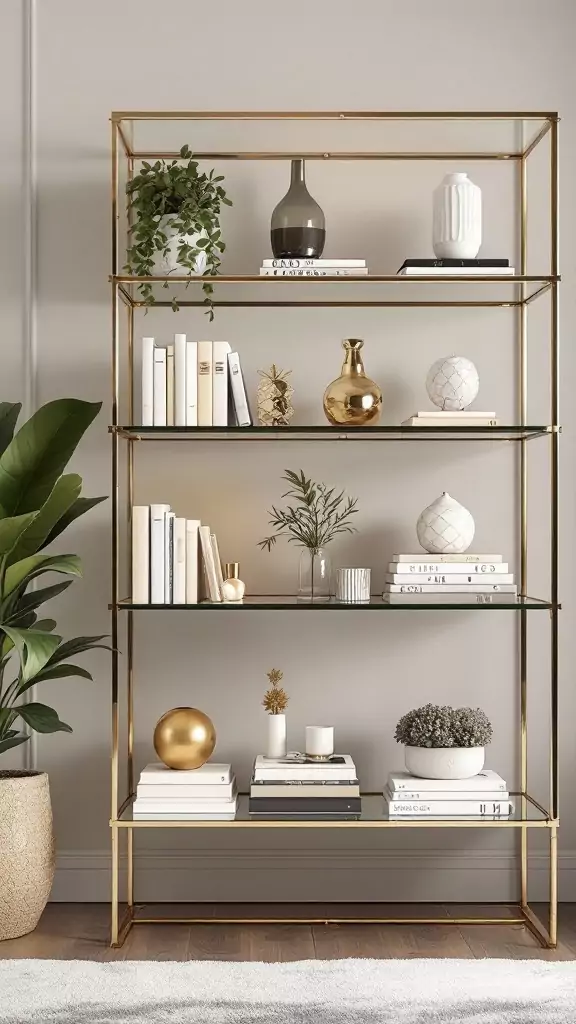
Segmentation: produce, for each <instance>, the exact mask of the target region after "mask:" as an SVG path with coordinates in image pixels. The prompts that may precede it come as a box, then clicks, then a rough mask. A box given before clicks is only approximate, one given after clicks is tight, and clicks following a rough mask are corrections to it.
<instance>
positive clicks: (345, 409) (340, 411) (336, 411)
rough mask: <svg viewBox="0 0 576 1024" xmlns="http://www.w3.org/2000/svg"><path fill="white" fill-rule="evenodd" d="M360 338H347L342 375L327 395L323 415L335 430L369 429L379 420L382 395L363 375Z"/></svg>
mask: <svg viewBox="0 0 576 1024" xmlns="http://www.w3.org/2000/svg"><path fill="white" fill-rule="evenodd" d="M363 345H364V342H363V341H361V340H360V338H345V339H344V341H343V342H342V346H343V348H344V349H345V351H346V357H345V359H344V362H343V364H342V373H341V374H340V376H339V377H338V378H337V379H336V380H333V381H332V383H331V384H329V385H328V387H327V388H326V391H325V392H324V403H323V404H324V412H325V414H326V416H327V418H328V419H329V420H330V423H333V424H334V425H335V426H344V425H345V426H356V427H361V426H368V425H369V424H375V423H377V422H378V420H379V419H380V413H381V412H382V391H381V390H380V388H379V387H378V385H377V384H376V383H375V382H374V381H373V380H370V377H367V376H366V374H365V372H364V364H363V363H362V355H361V349H362V346H363Z"/></svg>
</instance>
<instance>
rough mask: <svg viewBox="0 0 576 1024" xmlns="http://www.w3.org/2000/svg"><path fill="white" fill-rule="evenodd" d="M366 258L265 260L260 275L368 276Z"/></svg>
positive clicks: (285, 258)
mask: <svg viewBox="0 0 576 1024" xmlns="http://www.w3.org/2000/svg"><path fill="white" fill-rule="evenodd" d="M367 274H368V267H367V266H366V260H314V259H309V258H308V257H301V258H297V257H295V258H292V257H282V258H280V257H279V258H278V259H269V260H263V261H262V266H261V267H260V277H366V276H367Z"/></svg>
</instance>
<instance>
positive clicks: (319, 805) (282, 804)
mask: <svg viewBox="0 0 576 1024" xmlns="http://www.w3.org/2000/svg"><path fill="white" fill-rule="evenodd" d="M248 810H249V811H250V813H251V814H254V813H258V814H276V813H278V814H280V813H281V814H298V813H299V812H302V811H306V813H307V814H310V815H314V814H321V813H324V814H326V813H329V812H333V813H334V812H337V813H341V814H345V813H348V814H359V813H360V811H361V810H362V799H361V797H359V796H352V797H344V796H325V797H321V796H319V797H318V798H315V797H310V796H305V797H297V796H275V797H272V796H270V797H263V796H252V797H250V801H249V804H248Z"/></svg>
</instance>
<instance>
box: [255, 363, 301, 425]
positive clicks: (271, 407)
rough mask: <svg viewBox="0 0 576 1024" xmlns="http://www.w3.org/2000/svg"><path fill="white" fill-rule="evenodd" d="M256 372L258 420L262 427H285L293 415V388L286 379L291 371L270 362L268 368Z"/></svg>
mask: <svg viewBox="0 0 576 1024" xmlns="http://www.w3.org/2000/svg"><path fill="white" fill-rule="evenodd" d="M258 372H259V374H260V377H261V380H260V381H259V383H258V422H259V423H260V424H261V426H263V427H287V426H288V422H289V420H291V419H292V417H293V415H294V406H293V405H292V401H291V399H292V395H293V394H294V388H293V387H292V385H291V384H290V383H289V382H288V380H287V377H289V376H290V374H291V373H292V371H291V370H280V369H278V367H277V366H276V364H275V363H272V366H271V367H270V369H269V370H259V371H258Z"/></svg>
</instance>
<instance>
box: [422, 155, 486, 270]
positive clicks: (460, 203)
mask: <svg viewBox="0 0 576 1024" xmlns="http://www.w3.org/2000/svg"><path fill="white" fill-rule="evenodd" d="M432 210H433V214H432V248H433V249H434V255H435V256H437V257H438V259H444V258H448V259H457V260H473V259H474V258H475V257H476V256H477V255H478V250H479V249H480V245H481V244H482V192H481V190H480V189H479V188H478V185H475V184H474V182H472V181H470V178H469V177H468V175H467V174H463V173H461V172H458V173H455V174H445V175H444V178H443V179H442V181H441V183H440V184H439V185H438V188H436V189H435V190H434V194H433V204H432Z"/></svg>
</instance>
